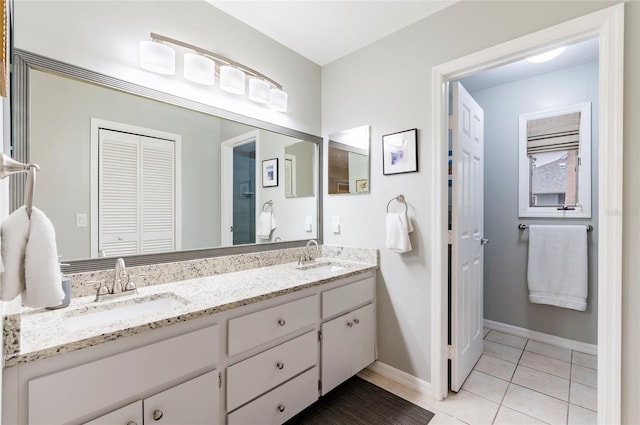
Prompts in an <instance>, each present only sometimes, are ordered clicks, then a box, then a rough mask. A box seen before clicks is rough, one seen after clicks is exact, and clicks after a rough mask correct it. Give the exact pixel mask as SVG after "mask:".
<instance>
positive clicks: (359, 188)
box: [356, 179, 369, 192]
mask: <svg viewBox="0 0 640 425" xmlns="http://www.w3.org/2000/svg"><path fill="white" fill-rule="evenodd" d="M368 191H369V180H368V179H360V180H356V192H368Z"/></svg>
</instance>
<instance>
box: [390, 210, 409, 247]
mask: <svg viewBox="0 0 640 425" xmlns="http://www.w3.org/2000/svg"><path fill="white" fill-rule="evenodd" d="M411 232H413V226H412V225H411V220H410V219H409V217H407V214H405V213H387V248H389V250H391V251H393V252H398V253H402V252H409V251H411V250H412V249H413V248H412V247H411V241H410V240H409V233H411Z"/></svg>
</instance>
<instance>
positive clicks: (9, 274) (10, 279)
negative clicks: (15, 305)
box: [0, 207, 29, 301]
mask: <svg viewBox="0 0 640 425" xmlns="http://www.w3.org/2000/svg"><path fill="white" fill-rule="evenodd" d="M0 228H1V230H0V232H1V233H2V247H1V249H0V251H1V252H2V261H3V263H4V271H3V272H2V275H1V278H0V280H1V282H2V285H1V286H0V299H2V301H11V300H12V299H14V298H15V297H17V296H18V295H19V294H21V293H22V291H24V288H25V275H24V253H25V250H26V248H27V239H28V238H29V217H28V216H27V212H26V211H25V208H24V207H22V208H18V209H17V210H15V211H14V212H13V213H11V215H9V217H7V218H5V219H4V220H3V221H2V226H0Z"/></svg>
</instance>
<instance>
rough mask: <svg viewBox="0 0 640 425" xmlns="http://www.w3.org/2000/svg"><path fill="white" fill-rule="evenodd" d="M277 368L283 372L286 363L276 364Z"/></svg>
mask: <svg viewBox="0 0 640 425" xmlns="http://www.w3.org/2000/svg"><path fill="white" fill-rule="evenodd" d="M276 367H277V368H278V369H279V370H282V369H284V363H282V362H278V363H276Z"/></svg>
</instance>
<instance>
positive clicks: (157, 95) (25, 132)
mask: <svg viewBox="0 0 640 425" xmlns="http://www.w3.org/2000/svg"><path fill="white" fill-rule="evenodd" d="M12 57H13V72H12V73H11V137H10V141H11V145H12V157H13V159H15V160H17V161H21V162H24V163H28V162H29V157H30V153H29V144H28V141H29V114H28V110H29V89H30V88H29V72H30V70H32V69H35V70H39V71H43V72H48V73H53V74H57V75H59V76H62V77H67V78H73V79H75V80H79V81H83V82H86V83H89V84H94V85H98V86H101V87H105V88H109V89H114V90H118V91H121V92H124V93H129V94H133V95H136V96H141V97H144V98H147V99H151V100H157V101H159V102H164V103H168V104H170V105H174V106H179V107H183V108H186V109H189V110H192V111H196V112H201V113H204V114H207V115H212V116H215V117H217V118H223V119H227V120H231V121H236V122H239V123H242V124H246V125H251V126H253V127H257V128H260V129H263V130H269V131H273V132H275V133H279V134H283V135H286V136H290V137H294V138H297V139H301V140H305V141H308V142H312V143H315V144H316V145H317V146H318V149H317V156H318V175H317V176H316V178H317V186H316V188H317V189H316V190H317V194H316V196H317V198H316V208H317V211H318V214H317V215H318V222H317V224H316V228H317V235H316V238H315V239H316V240H317V241H318V242H319V243H320V244H321V243H322V233H323V226H322V215H323V214H322V193H323V188H322V169H323V168H322V165H323V146H322V145H323V139H322V137H319V136H314V135H312V134H307V133H304V132H301V131H297V130H292V129H289V128H286V127H281V126H279V125H276V124H272V123H269V122H266V121H261V120H258V119H256V118H251V117H247V116H244V115H240V114H237V113H235V112H230V111H226V110H224V109H220V108H216V107H213V106H210V105H205V104H202V103H199V102H195V101H192V100H189V99H185V98H182V97H179V96H175V95H172V94H168V93H164V92H161V91H158V90H154V89H150V88H147V87H144V86H140V85H138V84H135V83H131V82H128V81H125V80H121V79H118V78H114V77H110V76H108V75H104V74H101V73H98V72H95V71H91V70H88V69H85V68H81V67H77V66H75V65H71V64H68V63H64V62H61V61H58V60H55V59H51V58H48V57H45V56H41V55H38V54H35V53H32V52H28V51H25V50H20V49H14V50H13V56H12ZM24 184H25V176H24V175H22V174H15V175H12V176H10V182H9V205H10V209H11V211H13V210H14V209H15V207H16V206H20V205H22V203H23V199H24ZM306 243H307V240H306V239H304V240H297V241H285V242H277V243H275V242H272V243H263V244H250V245H237V246H224V247H217V248H205V249H194V250H187V251H174V252H165V253H159V254H141V255H131V256H125V257H123V258H124V259H125V261H126V263H127V265H128V266H143V265H149V264H161V263H170V262H176V261H187V260H195V259H202V258H209V257H219V256H224V255H235V254H245V253H252V252H263V251H272V250H277V249H286V248H295V247H302V246H305V244H306ZM114 262H115V257H105V258H90V259H84V260H74V261H69V262H68V265H65V266H63V269H62V271H63V273H81V272H89V271H95V270H105V269H111V268H113V265H114Z"/></svg>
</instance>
